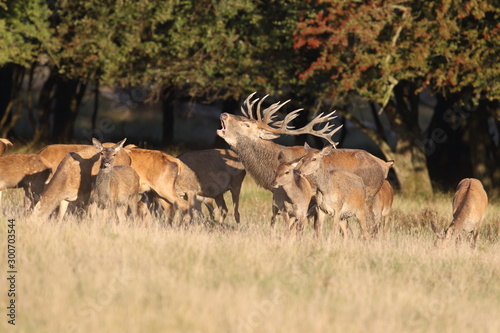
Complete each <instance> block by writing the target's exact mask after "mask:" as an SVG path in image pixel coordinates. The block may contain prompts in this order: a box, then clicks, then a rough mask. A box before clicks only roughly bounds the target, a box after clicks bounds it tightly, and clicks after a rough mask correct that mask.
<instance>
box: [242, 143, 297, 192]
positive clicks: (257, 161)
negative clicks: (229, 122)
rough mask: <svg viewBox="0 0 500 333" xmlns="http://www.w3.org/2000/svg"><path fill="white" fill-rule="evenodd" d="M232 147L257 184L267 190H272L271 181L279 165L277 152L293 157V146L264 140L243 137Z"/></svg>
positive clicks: (288, 158)
mask: <svg viewBox="0 0 500 333" xmlns="http://www.w3.org/2000/svg"><path fill="white" fill-rule="evenodd" d="M233 149H234V151H236V153H237V154H238V156H239V158H240V161H241V162H242V163H243V165H244V166H245V169H246V171H247V172H248V173H250V175H252V178H253V179H254V180H255V182H256V183H257V185H259V186H262V187H263V188H265V189H266V190H269V191H273V188H272V187H271V183H272V181H273V180H274V172H275V170H276V169H277V168H278V165H279V161H278V155H279V153H280V152H282V153H283V155H284V157H285V159H287V160H292V159H294V158H295V156H294V152H293V150H294V147H286V146H281V145H279V144H277V143H274V142H272V141H266V140H258V141H256V140H250V139H243V140H240V142H239V144H238V145H236V146H234V147H233Z"/></svg>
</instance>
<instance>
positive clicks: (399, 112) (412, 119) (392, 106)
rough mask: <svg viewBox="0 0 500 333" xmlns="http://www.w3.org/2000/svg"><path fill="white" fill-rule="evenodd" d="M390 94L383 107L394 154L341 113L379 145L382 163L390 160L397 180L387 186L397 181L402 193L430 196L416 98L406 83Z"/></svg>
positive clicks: (370, 131) (371, 133)
mask: <svg viewBox="0 0 500 333" xmlns="http://www.w3.org/2000/svg"><path fill="white" fill-rule="evenodd" d="M394 93H395V95H396V97H395V101H391V102H389V103H388V104H387V106H386V108H385V112H386V114H387V116H388V118H389V121H390V122H391V128H392V130H394V131H395V132H396V135H397V144H396V148H395V150H394V151H392V149H391V148H390V146H389V145H388V144H387V142H386V141H385V140H383V139H382V137H381V136H380V135H378V134H377V133H375V132H374V131H373V130H371V129H369V128H367V127H366V126H364V125H363V124H362V123H361V122H360V121H359V120H358V119H355V118H354V117H353V116H352V115H351V114H345V117H346V119H348V120H350V121H351V122H352V123H353V124H355V125H356V126H357V127H358V128H359V129H360V130H361V131H363V133H365V134H367V135H368V136H369V137H370V138H371V139H372V140H373V141H374V142H375V143H376V144H377V145H378V146H379V148H380V150H381V151H382V153H383V154H384V156H385V159H386V160H394V166H393V169H394V171H395V173H396V178H397V181H394V182H391V183H393V184H394V183H395V182H397V185H399V188H400V190H401V192H402V193H404V194H408V195H410V194H411V195H413V194H418V195H423V196H431V195H432V185H431V180H430V177H429V172H428V169H427V162H426V161H427V155H426V151H425V146H424V145H423V143H422V139H421V137H422V136H421V131H420V127H419V125H418V95H415V94H414V89H413V87H412V85H411V84H410V83H408V82H401V83H400V84H399V85H398V86H396V88H395V89H394ZM374 116H378V115H374Z"/></svg>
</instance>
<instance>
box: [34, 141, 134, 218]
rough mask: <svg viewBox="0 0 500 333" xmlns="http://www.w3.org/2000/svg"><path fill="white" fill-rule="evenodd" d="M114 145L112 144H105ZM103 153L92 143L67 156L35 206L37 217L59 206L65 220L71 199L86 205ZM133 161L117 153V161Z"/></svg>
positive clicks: (47, 214)
mask: <svg viewBox="0 0 500 333" xmlns="http://www.w3.org/2000/svg"><path fill="white" fill-rule="evenodd" d="M103 146H104V147H112V146H114V144H113V143H104V144H103ZM100 157H101V154H100V153H99V151H98V150H97V149H96V148H94V147H93V146H86V148H84V149H81V150H78V151H76V152H69V153H67V154H66V155H65V157H64V158H63V160H62V161H61V163H59V165H58V166H57V168H56V170H55V171H54V174H53V176H52V178H51V179H50V181H49V183H48V184H47V185H46V186H45V189H44V191H43V193H42V196H41V199H40V201H39V202H38V203H37V204H36V206H35V209H34V212H33V214H34V216H36V217H38V218H41V219H44V218H48V217H49V216H50V214H52V212H53V211H54V210H55V209H56V208H57V207H58V206H59V220H62V218H63V216H64V214H65V212H66V210H67V208H68V205H69V203H70V202H72V203H74V204H76V205H77V206H80V207H81V208H85V207H86V206H87V204H88V201H89V198H90V192H91V190H92V184H93V183H94V182H95V179H96V176H97V174H98V172H99V166H100V163H99V159H100ZM130 163H131V160H130V157H129V156H128V155H127V153H126V152H125V151H124V150H123V149H122V150H120V151H119V152H118V154H117V156H116V159H115V164H116V165H130Z"/></svg>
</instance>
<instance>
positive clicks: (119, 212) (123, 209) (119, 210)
mask: <svg viewBox="0 0 500 333" xmlns="http://www.w3.org/2000/svg"><path fill="white" fill-rule="evenodd" d="M110 211H111V212H112V211H115V212H116V217H117V220H118V223H120V224H122V223H124V222H126V221H127V206H126V205H119V206H116V207H115V209H111V210H110Z"/></svg>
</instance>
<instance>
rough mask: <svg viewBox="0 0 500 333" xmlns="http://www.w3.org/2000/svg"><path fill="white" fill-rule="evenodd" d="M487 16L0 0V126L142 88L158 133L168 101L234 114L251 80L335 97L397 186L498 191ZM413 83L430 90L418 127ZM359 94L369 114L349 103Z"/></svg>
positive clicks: (294, 4) (495, 73)
mask: <svg viewBox="0 0 500 333" xmlns="http://www.w3.org/2000/svg"><path fill="white" fill-rule="evenodd" d="M499 22H500V5H499V4H498V1H496V0H484V1H480V0H477V1H475V0H468V1H465V0H456V1H453V0H437V1H417V0H406V1H405V0H387V1H376V0H374V1H345V0H337V1H333V0H330V1H314V0H313V1H304V0H289V1H283V0H280V1H278V0H277V1H272V0H271V1H260V0H252V1H247V0H240V1H236V0H235V1H229V0H228V1H224V0H210V1H209V0H197V1H187V0H162V1H157V0H141V1H131V0H130V1H128V0H115V1H112V0H105V1H102V0H99V1H97V0H72V1H69V0H67V1H40V0H23V1H17V0H11V1H9V0H7V1H6V0H0V121H1V123H0V125H1V127H0V129H1V132H2V133H0V134H1V135H2V136H4V137H5V136H9V135H10V134H11V130H12V128H13V127H14V125H15V124H16V122H17V120H18V119H19V118H20V115H21V110H23V112H24V114H27V115H28V117H29V122H30V124H31V126H32V130H33V131H32V133H33V137H32V138H31V139H32V140H33V141H43V142H69V141H71V140H72V138H73V128H74V122H75V119H76V117H77V115H78V112H79V109H80V105H81V102H82V98H83V97H84V96H85V94H88V93H89V92H95V93H96V94H98V92H99V87H100V86H101V87H102V86H111V87H125V88H126V87H134V86H142V87H147V91H148V93H149V96H148V98H147V100H148V101H151V102H154V101H160V102H162V103H163V106H164V107H163V128H164V131H163V139H164V140H163V141H164V142H163V143H164V144H168V143H169V140H170V139H171V135H172V126H174V124H173V121H172V112H171V107H170V106H171V105H172V104H173V103H174V101H175V100H176V99H185V98H190V99H194V100H197V101H200V102H212V101H215V100H217V101H223V103H222V105H223V108H224V109H225V111H226V109H227V110H229V111H232V112H234V111H236V110H237V109H238V108H239V102H240V100H241V98H242V97H246V96H247V95H248V94H249V93H250V92H253V91H258V92H261V93H269V94H271V95H275V96H277V97H279V98H280V99H281V100H284V99H288V98H291V99H292V103H293V105H291V106H290V107H289V110H291V109H292V108H294V107H303V108H305V109H306V110H308V111H312V112H318V111H323V110H331V109H336V110H337V111H338V112H339V114H340V115H342V116H343V117H342V118H343V119H344V120H343V121H345V120H346V119H347V120H348V121H350V122H351V123H353V124H355V125H356V126H358V127H359V128H360V129H361V130H362V131H364V132H365V133H366V134H367V135H368V136H369V137H370V138H372V139H373V141H374V142H375V143H376V144H377V145H378V146H379V147H380V153H381V154H383V155H384V157H385V158H386V159H393V160H395V161H396V164H395V175H396V177H397V181H398V183H399V186H400V188H401V190H402V191H403V192H406V193H421V194H426V195H428V194H430V193H432V185H433V184H439V185H441V186H444V187H445V188H446V187H448V188H450V187H453V186H454V185H455V184H456V183H457V182H458V180H459V179H461V178H463V177H467V176H469V177H476V178H479V179H481V180H482V182H483V184H484V185H485V187H486V189H487V190H488V192H489V193H490V195H497V194H498V193H499V189H500V167H499V164H500V162H499V161H500V149H499V137H498V133H499V122H500V106H499V101H498V99H499V97H500V61H499V60H500V58H499V57H500V56H499V55H500V24H499ZM41 73H43V75H42V74H41ZM37 76H43V77H44V82H43V84H42V85H41V87H40V89H37V90H36V94H35V93H34V91H35V90H34V89H33V82H35V81H36V80H37ZM422 92H425V93H427V94H431V95H433V96H434V97H435V98H436V99H437V103H436V105H435V106H434V112H433V114H432V119H431V121H430V125H429V126H428V128H421V126H420V124H419V112H420V110H421V108H419V105H420V104H421V103H420V98H421V96H422ZM360 99H362V100H364V101H366V103H368V104H367V105H369V106H370V107H371V110H372V112H371V114H372V123H373V124H374V125H375V126H367V123H366V122H363V121H361V120H360V119H359V118H356V117H355V116H354V113H353V112H349V110H350V105H352V104H353V101H357V100H360ZM96 101H97V99H96ZM95 107H96V110H97V108H98V105H97V104H96V106H95ZM93 117H94V118H93V119H92V120H93V122H92V123H93V126H95V114H94V115H93ZM382 118H383V119H382ZM382 120H384V121H383V122H382ZM383 123H387V124H388V127H387V126H383ZM388 131H391V133H395V135H396V137H397V141H396V142H395V143H393V144H389V140H388ZM340 141H341V146H342V138H340ZM431 179H432V181H433V182H431Z"/></svg>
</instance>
